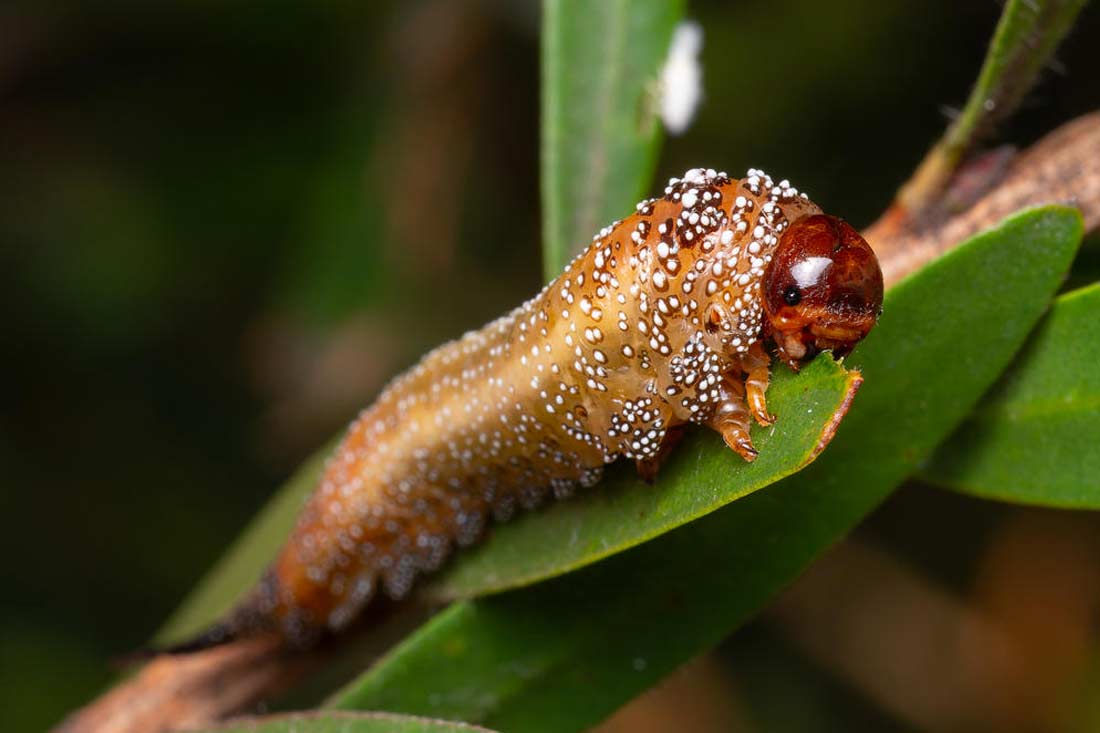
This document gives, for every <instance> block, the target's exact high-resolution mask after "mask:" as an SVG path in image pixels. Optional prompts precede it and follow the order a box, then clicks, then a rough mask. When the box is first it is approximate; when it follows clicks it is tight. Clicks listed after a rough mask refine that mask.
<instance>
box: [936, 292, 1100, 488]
mask: <svg viewBox="0 0 1100 733" xmlns="http://www.w3.org/2000/svg"><path fill="white" fill-rule="evenodd" d="M921 476H922V478H924V479H926V480H927V481H929V482H931V483H934V484H938V485H941V486H946V487H949V488H953V489H957V490H959V491H963V492H966V493H969V494H974V495H976V496H984V497H988V498H992V499H1002V500H1004V501H1015V502H1023V503H1028V504H1041V505H1043V506H1057V507H1073V508H1084V509H1100V284H1097V285H1092V286H1090V287H1087V288H1082V289H1080V290H1075V291H1073V292H1071V293H1067V294H1065V295H1063V296H1061V297H1060V298H1058V299H1057V300H1056V301H1055V302H1054V307H1053V308H1052V309H1051V311H1050V313H1049V314H1048V315H1047V317H1046V318H1044V319H1043V322H1042V323H1041V324H1040V325H1039V328H1038V329H1036V331H1035V333H1034V334H1032V336H1031V338H1030V339H1029V340H1028V342H1027V345H1026V346H1025V347H1024V349H1023V351H1021V352H1020V354H1019V356H1018V357H1017V358H1016V360H1015V362H1014V363H1013V365H1012V367H1011V369H1009V371H1008V372H1007V373H1006V374H1005V375H1004V376H1003V377H1002V378H1001V380H1000V382H998V384H997V385H996V387H994V389H993V390H992V391H991V392H990V393H989V394H988V395H986V396H985V399H983V400H982V402H981V404H979V405H978V408H977V409H976V410H975V411H974V412H973V413H971V414H970V416H969V417H968V418H967V419H966V421H965V422H963V424H962V425H960V426H959V429H958V430H957V431H955V434H954V435H953V436H952V437H951V438H950V439H949V440H947V441H945V442H944V443H943V445H941V446H940V447H939V449H938V450H937V451H936V453H935V455H934V456H933V457H932V460H931V462H930V463H929V465H928V466H927V467H925V469H924V470H923V471H922V472H921Z"/></svg>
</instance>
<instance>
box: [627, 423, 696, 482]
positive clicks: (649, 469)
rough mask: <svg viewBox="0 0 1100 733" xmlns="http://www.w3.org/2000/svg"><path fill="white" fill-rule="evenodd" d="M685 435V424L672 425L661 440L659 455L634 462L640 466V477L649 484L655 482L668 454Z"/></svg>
mask: <svg viewBox="0 0 1100 733" xmlns="http://www.w3.org/2000/svg"><path fill="white" fill-rule="evenodd" d="M683 437H684V426H683V425H676V426H674V427H670V428H669V429H668V430H667V431H666V432H665V437H664V439H663V440H662V441H661V446H660V448H658V449H657V455H655V456H653V457H652V458H645V459H642V460H638V461H635V462H634V463H635V465H636V466H637V467H638V476H639V478H641V479H642V481H645V482H646V483H647V484H651V483H653V482H654V480H656V478H657V471H658V470H660V468H661V464H662V463H664V461H665V459H666V458H668V454H669V453H671V452H672V451H673V449H674V448H675V447H676V445H677V444H678V443H679V442H680V439H681V438H683Z"/></svg>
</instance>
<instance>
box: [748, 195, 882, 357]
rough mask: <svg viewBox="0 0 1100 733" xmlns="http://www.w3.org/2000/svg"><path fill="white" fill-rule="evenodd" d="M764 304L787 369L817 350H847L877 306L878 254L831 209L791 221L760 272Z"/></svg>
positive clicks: (879, 295)
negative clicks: (825, 213) (834, 214)
mask: <svg viewBox="0 0 1100 733" xmlns="http://www.w3.org/2000/svg"><path fill="white" fill-rule="evenodd" d="M764 309H765V311H766V313H767V316H768V321H767V328H768V330H769V333H770V335H771V336H772V337H773V338H774V339H775V344H776V347H777V348H778V351H779V356H780V358H782V359H784V360H785V361H786V362H787V364H788V365H789V366H790V367H791V368H792V369H795V370H797V369H798V366H799V363H800V362H802V361H804V360H806V359H808V358H810V357H812V356H813V355H814V354H815V353H817V352H818V351H820V350H822V349H832V351H833V353H835V354H837V355H838V356H842V355H844V354H846V353H848V352H849V351H851V350H852V347H853V346H855V345H856V343H857V342H858V341H859V340H860V339H862V338H863V337H864V336H866V335H867V332H868V331H870V330H871V327H872V326H874V325H875V321H876V320H877V319H878V315H879V313H880V312H881V310H882V271H881V270H880V269H879V265H878V260H877V259H876V258H875V253H874V252H873V251H872V250H871V247H870V246H869V245H868V244H867V242H866V241H864V239H863V237H861V236H860V235H859V232H857V231H856V230H855V229H853V228H852V227H850V226H849V225H848V224H847V223H846V222H844V221H842V220H840V219H838V218H836V217H835V216H826V215H824V214H816V215H814V216H807V217H804V218H802V219H799V220H798V221H795V222H794V223H792V224H791V225H790V226H789V227H788V228H787V231H785V232H784V233H783V236H782V238H781V239H780V240H779V246H778V247H777V248H776V250H775V254H774V255H773V256H772V261H771V263H770V264H769V265H768V269H767V271H766V272H765V273H764Z"/></svg>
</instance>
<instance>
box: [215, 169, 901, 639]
mask: <svg viewBox="0 0 1100 733" xmlns="http://www.w3.org/2000/svg"><path fill="white" fill-rule="evenodd" d="M815 215H820V210H819V209H818V208H817V207H816V206H815V205H814V204H813V203H811V202H810V201H809V200H808V199H806V198H805V196H803V195H801V194H799V193H798V192H797V191H796V190H794V189H793V188H790V187H789V186H788V184H787V183H786V182H785V181H784V182H781V183H780V184H778V185H777V184H775V183H774V182H773V181H772V180H771V179H770V178H768V177H767V176H766V175H765V174H763V173H762V172H759V171H750V172H749V175H748V176H747V177H746V178H744V179H741V180H737V179H730V178H728V177H726V176H725V175H724V174H716V173H715V172H714V171H703V170H693V171H689V172H688V173H687V174H685V176H684V178H683V179H682V180H677V179H673V180H672V181H671V182H670V184H669V187H668V188H667V189H666V192H665V196H664V197H663V198H661V199H656V200H651V201H646V202H642V203H641V204H639V205H638V207H637V211H636V212H635V213H634V214H632V215H631V216H629V217H628V218H626V219H624V220H622V221H621V222H616V223H615V224H613V225H612V226H611V227H608V228H607V229H605V230H604V231H602V232H600V234H599V235H597V237H596V238H595V239H594V240H593V242H592V244H591V245H590V246H589V247H588V248H587V249H586V250H585V251H584V252H583V253H582V254H581V255H580V256H578V257H577V258H576V259H575V260H574V261H573V262H572V263H570V265H569V266H568V267H567V268H566V269H565V271H564V272H563V273H562V274H561V275H560V276H559V277H558V278H557V279H556V280H554V281H553V282H552V283H550V284H549V285H548V286H547V287H546V288H545V289H544V290H543V291H542V292H541V293H540V294H539V295H537V296H536V297H534V298H533V299H531V300H530V301H528V302H527V303H525V304H524V305H522V306H520V307H519V308H517V309H516V310H514V311H513V312H512V313H510V314H508V315H507V316H504V317H503V318H500V319H498V320H496V321H494V322H492V323H490V324H489V325H487V326H485V327H484V328H482V329H481V330H479V331H475V332H471V333H468V334H466V335H465V336H463V337H462V338H461V339H459V340H457V341H454V342H451V343H448V344H446V345H444V346H442V347H440V348H438V349H436V350H435V351H433V352H431V353H430V354H428V355H427V356H426V357H425V358H424V359H423V360H422V361H421V362H420V363H419V364H418V365H417V366H415V367H414V368H413V369H412V370H410V371H409V372H407V373H406V374H404V375H402V376H400V377H398V378H397V379H395V380H394V381H393V382H392V383H391V384H390V385H389V386H388V387H387V388H386V389H385V391H384V392H383V393H382V394H381V395H380V397H379V398H378V400H377V402H375V403H374V404H373V405H372V406H371V407H369V408H367V409H366V410H364V411H363V413H362V414H361V415H360V416H359V417H358V419H356V421H355V422H354V423H353V424H352V425H351V427H350V429H349V431H348V434H347V436H346V437H345V439H344V441H343V443H342V444H341V445H340V447H339V448H338V449H337V451H336V452H335V454H334V455H333V456H332V458H331V459H330V460H329V463H328V465H327V467H326V470H325V473H324V477H323V478H322V480H321V483H320V485H319V486H318V488H317V489H316V491H315V493H314V495H313V496H312V497H311V499H310V500H309V502H308V504H307V505H306V507H305V509H304V511H303V513H302V515H301V517H300V519H299V522H298V525H297V527H296V529H295V530H294V533H293V535H292V536H291V537H290V539H289V541H288V542H287V544H286V545H285V546H284V547H283V549H282V550H281V552H280V554H279V556H278V558H277V559H276V560H275V562H274V564H273V566H272V568H271V570H270V571H269V573H268V574H267V576H266V577H265V579H264V582H263V583H262V584H261V586H260V587H259V588H258V589H257V590H256V592H255V593H254V594H253V596H252V597H251V598H250V599H249V600H248V601H246V603H245V604H244V606H242V607H241V609H239V610H238V612H237V613H236V614H235V616H234V617H232V618H230V619H229V620H227V622H226V623H225V624H223V628H222V630H221V631H222V636H224V637H230V636H239V635H242V634H247V633H251V630H252V629H257V630H258V629H262V628H266V629H276V630H278V631H279V632H280V633H282V634H283V635H284V636H285V637H286V638H288V640H290V641H292V642H305V641H308V640H310V639H311V638H313V637H314V636H315V635H316V634H317V633H319V632H320V631H323V630H325V629H328V630H339V629H341V628H343V627H344V626H345V625H347V624H348V623H349V622H350V621H351V620H353V619H354V618H355V617H356V616H357V614H358V612H359V611H360V610H361V609H362V608H363V606H364V605H365V604H366V603H367V602H368V601H369V600H370V598H371V597H372V596H373V595H374V594H376V593H379V592H385V593H387V594H388V595H389V596H391V597H394V598H400V597H402V596H404V595H405V594H406V593H407V592H408V591H409V589H410V588H411V586H412V585H413V582H414V581H415V579H416V577H417V576H418V575H419V574H421V573H426V572H430V571H432V570H435V569H436V568H438V567H439V566H440V564H441V563H442V562H443V561H444V560H445V559H446V558H447V556H448V555H449V554H450V553H451V552H452V550H453V549H454V548H456V547H462V546H465V545H469V544H471V543H473V542H476V541H477V540H478V539H479V538H480V537H481V536H482V535H483V533H484V531H485V529H486V527H487V526H488V524H489V523H490V522H491V521H492V520H494V519H495V520H498V521H503V520H505V519H507V518H508V517H509V516H511V515H512V513H513V512H514V511H516V510H517V509H520V508H532V507H534V506H536V505H538V504H539V503H540V502H541V501H543V500H544V499H545V498H546V497H548V496H554V497H557V498H564V497H566V496H568V495H570V494H571V493H573V491H574V490H575V489H576V488H577V487H578V486H580V487H587V486H590V485H592V484H594V483H595V482H596V481H598V480H599V478H600V476H601V473H602V470H603V467H604V465H605V464H607V463H610V462H612V461H614V460H616V459H618V458H629V459H633V460H635V461H637V462H638V464H639V468H640V470H642V472H643V474H644V475H647V476H652V475H653V473H654V472H655V470H656V465H657V462H658V461H659V459H660V457H661V451H662V445H663V444H665V442H666V441H667V440H669V439H670V437H671V436H670V431H675V429H677V428H678V427H679V426H682V425H684V424H685V423H688V422H695V423H700V424H705V425H709V426H711V427H712V428H714V429H716V430H718V431H719V432H721V433H722V434H723V436H724V437H725V438H726V441H727V443H729V444H730V445H731V447H733V448H734V449H735V450H737V452H738V453H740V454H741V455H742V456H743V457H745V458H746V459H747V460H751V459H752V458H753V457H754V456H755V455H756V453H755V450H754V449H753V448H752V444H751V442H750V440H749V423H750V421H751V420H750V415H751V416H752V417H755V418H756V419H757V420H758V421H760V422H763V423H768V422H770V421H771V419H772V418H771V417H770V416H769V415H768V413H767V409H766V405H765V402H764V391H765V390H766V388H767V380H768V364H769V361H770V359H769V357H768V355H767V353H766V352H765V350H764V348H763V343H764V339H765V338H767V337H769V336H771V335H772V334H770V333H769V331H768V323H767V321H768V318H769V317H770V312H771V310H774V308H771V309H767V308H766V307H765V305H766V304H765V303H764V302H763V301H764V298H763V296H762V289H763V282H764V277H765V271H766V270H767V268H768V265H769V263H770V262H771V260H772V255H773V253H774V251H775V250H776V248H777V246H778V245H779V242H780V238H781V237H782V236H783V234H784V232H785V231H786V230H787V229H788V227H789V226H790V223H791V222H792V221H798V220H804V219H806V220H808V219H807V218H808V217H815ZM816 219H821V220H824V219H826V217H822V216H816ZM837 221H839V220H837ZM841 224H842V223H841ZM830 226H831V224H830ZM843 226H845V227H846V226H847V225H843ZM848 229H849V230H850V227H849V228H848ZM855 236H856V237H857V238H858V235H855ZM860 241H862V240H860ZM838 246H839V245H838ZM863 246H864V247H866V244H865V243H864V244H863ZM867 251H868V252H869V251H870V250H869V249H868V250H867ZM872 260H873V255H872ZM875 273H877V264H876V265H875ZM788 290H789V289H788ZM878 298H879V302H881V276H879V280H878ZM780 306H781V307H785V306H782V304H780ZM871 307H873V308H874V309H875V313H876V315H877V308H878V303H873V304H871ZM766 310H767V311H768V314H769V315H766V313H765V311H766ZM787 316H788V320H791V319H790V318H789V316H790V314H787ZM872 322H873V319H872ZM869 327H870V326H869V325H868V326H867V328H869ZM799 328H801V325H799ZM834 331H835V329H834ZM865 332H866V330H863V331H862V333H860V334H859V337H861V336H862V335H863V333H865ZM791 333H802V332H801V331H797V332H796V331H794V330H792V331H791ZM806 333H807V334H808V331H807V332H806ZM784 335H785V337H786V338H788V339H791V338H795V339H796V340H797V337H796V336H791V335H790V334H784ZM834 335H835V334H834ZM806 338H811V337H810V336H808V335H807V336H806ZM857 338H858V337H857ZM791 343H792V344H794V342H793V341H792V342H791ZM799 343H801V342H799ZM788 360H789V361H792V360H790V359H788ZM793 363H794V362H793V361H792V364H793Z"/></svg>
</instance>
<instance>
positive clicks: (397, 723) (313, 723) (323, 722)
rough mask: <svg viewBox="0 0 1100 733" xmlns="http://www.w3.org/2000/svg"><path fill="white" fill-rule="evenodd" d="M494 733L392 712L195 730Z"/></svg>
mask: <svg viewBox="0 0 1100 733" xmlns="http://www.w3.org/2000/svg"><path fill="white" fill-rule="evenodd" d="M479 732H480V733H492V731H490V730H489V729H488V728H479V727H477V726H474V725H466V724H464V723H453V722H450V721H446V720H431V719H428V718H415V717H411V716H407V715H393V714H391V713H332V712H329V713H289V714H285V715H267V716H264V717H260V718H246V719H240V720H235V721H232V722H230V723H226V724H224V725H219V726H215V727H213V728H202V729H201V730H195V731H194V733H479Z"/></svg>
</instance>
